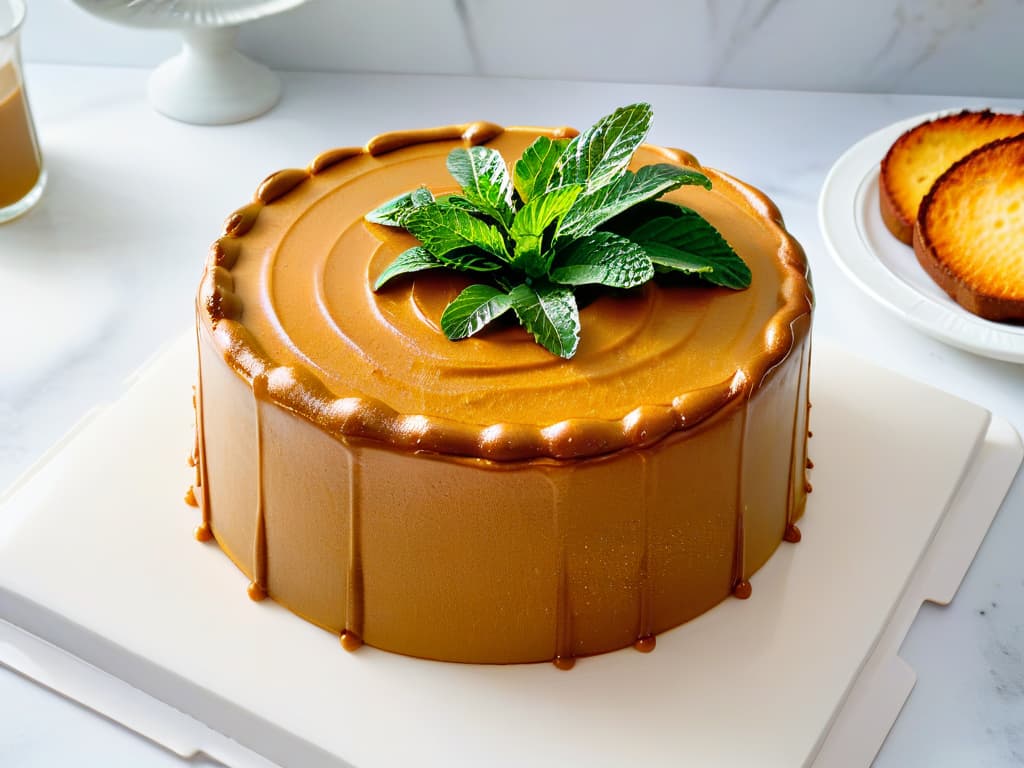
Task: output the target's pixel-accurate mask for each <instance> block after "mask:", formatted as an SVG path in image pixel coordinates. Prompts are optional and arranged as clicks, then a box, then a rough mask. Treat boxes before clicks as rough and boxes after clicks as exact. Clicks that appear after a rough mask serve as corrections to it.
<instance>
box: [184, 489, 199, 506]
mask: <svg viewBox="0 0 1024 768" xmlns="http://www.w3.org/2000/svg"><path fill="white" fill-rule="evenodd" d="M185 503H186V504H188V505H189V506H190V507H198V506H199V502H198V501H196V494H195V490H194V489H193V488H192V486H191V485H190V486H189V487H188V490H187V491H185Z"/></svg>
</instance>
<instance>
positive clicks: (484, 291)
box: [441, 285, 512, 341]
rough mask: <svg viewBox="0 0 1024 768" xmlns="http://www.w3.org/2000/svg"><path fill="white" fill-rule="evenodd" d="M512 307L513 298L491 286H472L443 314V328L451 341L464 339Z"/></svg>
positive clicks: (456, 298)
mask: <svg viewBox="0 0 1024 768" xmlns="http://www.w3.org/2000/svg"><path fill="white" fill-rule="evenodd" d="M511 308H512V298H511V297H510V296H509V295H508V294H507V293H504V292H503V291H499V290H498V289H497V288H495V287H494V286H492V285H471V286H469V287H468V288H466V289H465V290H463V291H462V293H460V294H459V295H458V296H457V297H455V300H454V301H453V302H452V303H451V304H449V305H448V306H447V307H446V308H445V310H444V313H443V314H442V315H441V330H442V331H444V335H445V336H447V337H448V338H449V339H451V340H452V341H458V340H459V339H465V338H467V337H469V336H472V335H473V334H474V333H476V332H477V331H479V330H481V329H482V328H483V327H484V326H486V325H487V324H488V323H489V322H491V321H492V320H494V319H495V318H497V317H500V316H501V315H503V314H505V312H507V311H508V310H510V309H511Z"/></svg>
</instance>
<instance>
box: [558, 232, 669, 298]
mask: <svg viewBox="0 0 1024 768" xmlns="http://www.w3.org/2000/svg"><path fill="white" fill-rule="evenodd" d="M652 277H654V265H653V264H652V263H651V257H650V256H648V255H647V251H645V250H644V248H643V246H641V245H637V244H636V243H634V242H633V241H632V240H627V239H626V238H625V237H622V236H620V235H616V234H613V233H611V232H595V233H594V234H592V235H589V236H588V237H584V238H582V239H580V240H577V241H575V242H574V243H573V244H572V245H571V246H569V247H568V248H567V249H566V250H565V251H564V252H563V253H561V254H559V256H558V266H556V267H555V268H554V269H553V270H551V279H552V280H553V281H554V282H556V283H562V284H564V285H590V284H594V283H597V284H600V285H607V286H611V287H613V288H632V287H634V286H637V285H642V284H644V283H646V282H647V281H648V280H650V279H651V278H652Z"/></svg>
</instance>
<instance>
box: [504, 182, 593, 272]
mask: <svg viewBox="0 0 1024 768" xmlns="http://www.w3.org/2000/svg"><path fill="white" fill-rule="evenodd" d="M582 191H583V187H581V186H580V185H578V184H574V185H572V186H569V187H559V188H558V189H552V190H551V191H550V192H544V193H543V194H541V195H538V196H537V197H535V198H533V199H532V200H530V202H528V203H527V204H526V205H524V206H523V207H522V208H521V209H520V210H519V212H518V213H516V217H515V220H514V221H513V222H512V229H511V231H510V233H509V234H511V235H512V239H513V240H514V241H515V252H514V253H513V257H512V263H513V265H515V266H517V267H519V268H520V269H522V270H524V271H525V272H526V274H527V275H529V276H530V277H540V276H542V275H544V274H545V273H546V272H547V271H548V268H549V267H550V266H551V257H550V256H548V257H547V258H544V256H543V255H542V250H543V247H544V242H543V241H544V232H545V231H546V230H547V228H548V227H550V226H551V225H552V224H557V223H559V222H561V220H562V217H563V216H565V214H566V213H567V212H568V211H569V209H570V208H572V205H573V203H574V202H576V198H577V197H578V196H579V194H580V192H582ZM556 236H557V228H556Z"/></svg>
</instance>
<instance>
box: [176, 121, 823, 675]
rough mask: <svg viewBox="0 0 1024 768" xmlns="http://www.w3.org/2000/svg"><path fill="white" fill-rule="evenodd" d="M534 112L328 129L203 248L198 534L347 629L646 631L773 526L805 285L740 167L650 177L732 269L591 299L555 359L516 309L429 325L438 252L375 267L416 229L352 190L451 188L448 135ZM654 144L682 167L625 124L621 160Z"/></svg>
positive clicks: (472, 653) (792, 451)
mask: <svg viewBox="0 0 1024 768" xmlns="http://www.w3.org/2000/svg"><path fill="white" fill-rule="evenodd" d="M539 132H546V133H549V134H551V133H552V131H545V130H543V129H508V130H502V129H500V128H499V127H497V126H493V125H490V124H472V125H469V126H453V127H449V128H443V129H436V130H435V131H433V132H432V133H429V134H428V133H425V132H403V133H396V134H387V135H385V136H383V137H378V138H377V139H375V140H373V141H372V142H371V143H370V144H369V145H368V147H367V148H366V149H343V150H335V151H333V152H330V153H325V154H324V155H322V156H321V157H320V158H318V159H317V160H316V161H314V163H313V164H312V165H311V167H310V169H309V170H293V171H284V172H281V173H278V174H275V175H274V176H272V177H270V178H269V179H268V180H267V181H266V182H265V183H264V184H263V185H262V186H261V188H260V190H259V192H258V193H257V199H256V200H255V201H254V202H253V203H252V204H250V205H249V206H246V207H245V208H243V209H240V211H239V212H237V213H236V214H234V215H232V216H231V217H230V218H229V220H228V223H227V226H226V234H225V236H224V237H222V238H221V239H220V240H218V241H217V242H216V243H215V244H214V247H213V248H212V250H211V256H210V259H209V262H208V266H207V271H206V274H205V276H204V280H203V283H202V286H201V288H200V293H199V300H198V304H197V309H198V339H199V350H200V375H199V380H200V386H199V397H198V405H197V422H198V425H199V426H198V430H197V433H198V439H197V484H198V492H197V493H196V496H197V497H198V501H199V502H200V505H201V507H202V509H203V520H204V522H203V524H202V525H201V531H204V532H205V531H209V532H212V533H213V534H214V535H215V536H216V538H217V540H218V542H219V543H220V544H221V546H222V548H223V549H224V550H225V551H226V552H227V553H228V554H229V555H230V556H231V557H232V559H233V560H235V562H236V564H237V565H238V566H239V567H240V568H241V569H242V570H243V571H244V572H246V573H247V574H248V575H249V577H250V578H251V579H252V580H253V584H254V586H253V589H252V592H253V594H254V596H261V595H262V594H264V593H266V594H269V595H270V596H271V597H273V598H274V599H275V600H277V601H279V602H281V603H282V604H284V605H286V606H288V607H289V608H291V609H292V610H294V611H295V612H296V613H298V614H300V615H302V616H304V617H305V618H307V619H309V620H311V621H313V622H315V623H317V624H319V625H321V626H324V627H325V628H328V629H330V630H332V631H334V632H337V633H339V634H342V633H344V634H345V637H346V638H347V639H348V641H349V643H348V644H349V645H354V644H355V642H354V639H355V638H361V639H362V640H365V641H366V642H368V643H369V644H371V645H374V646H377V647H380V648H384V649H387V650H392V651H397V652H401V653H408V654H411V655H416V656H424V657H428V658H440V659H449V660H456V661H479V662H499V663H500V662H519V661H540V660H551V659H562V660H563V663H568V661H569V660H571V659H572V658H575V657H576V656H580V655H587V654H592V653H600V652H603V651H608V650H613V649H615V648H620V647H623V646H626V645H630V644H633V643H639V644H640V647H642V648H644V649H647V648H649V647H651V645H652V644H653V642H652V638H653V635H655V634H656V633H658V632H660V631H663V630H665V629H668V628H670V627H672V626H676V625H678V624H679V623H681V622H683V621H686V620H688V619H690V618H692V617H693V616H696V615H698V614H700V613H702V612H703V611H705V610H707V609H708V608H709V607H711V606H713V605H714V604H715V603H717V602H719V601H720V600H721V599H723V598H724V597H725V596H727V595H728V594H729V592H730V591H731V590H733V589H734V588H737V589H738V591H739V592H743V591H744V590H745V589H746V587H747V585H748V582H747V579H748V578H749V576H750V574H751V573H753V571H755V570H756V569H757V568H758V567H760V565H761V564H762V563H763V562H764V561H765V560H766V559H767V558H768V557H769V556H770V555H771V553H772V552H773V551H774V549H775V547H776V546H777V545H778V543H779V542H780V541H781V540H782V538H783V537H784V536H787V537H788V538H790V539H792V538H795V537H796V532H795V527H794V526H792V523H793V522H794V521H795V520H796V519H797V518H798V517H799V515H800V514H801V512H802V510H803V504H804V499H805V494H806V487H805V477H804V467H805V463H806V450H805V435H806V424H807V399H806V392H807V368H808V364H809V328H810V308H811V295H810V289H809V286H808V283H807V280H806V278H805V275H806V262H805V260H804V257H803V254H802V251H801V250H800V248H799V246H797V245H796V244H795V243H794V242H793V241H792V239H791V238H790V237H789V236H788V235H787V234H786V233H785V231H784V229H782V227H781V219H780V217H779V216H778V213H777V211H776V210H775V209H774V207H773V206H772V205H771V204H770V203H769V202H768V201H767V200H766V199H765V198H764V197H763V196H762V195H760V194H759V193H757V192H755V191H754V190H752V189H750V188H749V187H746V186H745V185H742V184H741V183H739V182H736V181H735V180H733V179H731V178H730V177H728V176H725V175H724V174H719V173H716V172H714V171H709V170H707V169H704V170H705V171H706V172H707V173H708V174H709V176H711V178H712V180H713V181H714V185H715V189H714V191H713V192H711V193H708V192H706V191H704V190H697V189H687V190H680V191H678V192H676V193H672V194H671V195H670V196H669V199H672V200H676V201H678V202H683V203H685V204H687V205H690V206H691V207H694V208H696V209H698V210H700V211H701V212H702V213H703V214H704V215H705V216H706V217H707V218H709V219H710V220H711V221H712V222H713V223H715V224H716V225H717V226H718V227H719V228H720V229H721V230H722V231H723V232H724V233H725V234H726V236H727V237H728V238H729V239H730V241H731V242H732V243H733V245H734V247H736V249H737V251H738V252H740V255H741V256H743V258H744V259H745V260H746V261H747V262H748V264H750V266H751V269H752V271H753V273H754V282H753V284H752V286H751V288H750V289H748V290H747V291H741V292H736V293H733V292H729V291H724V290H721V289H709V288H694V287H691V286H687V285H680V284H676V285H655V284H649V285H647V286H645V287H643V288H641V289H639V290H636V291H633V292H630V293H629V294H624V295H619V296H605V297H601V298H598V299H596V300H595V301H593V302H592V303H591V304H589V305H588V306H586V307H585V308H584V309H583V310H582V311H581V323H582V328H583V332H582V341H581V344H580V348H579V351H578V353H577V356H576V357H575V358H573V359H572V360H571V361H564V360H561V359H558V358H555V357H553V356H551V355H550V354H549V353H547V352H546V351H545V350H543V349H541V348H539V347H537V346H536V345H534V344H533V343H532V340H530V339H529V337H528V336H527V335H526V333H525V331H522V330H521V329H519V328H506V329H501V330H497V331H496V332H490V333H486V334H481V335H480V337H478V338H473V339H469V340H466V341H462V342H458V343H454V342H450V341H448V340H447V339H445V338H444V336H443V334H441V332H440V331H439V330H438V329H437V318H438V317H439V316H440V313H441V311H442V310H443V308H444V306H445V304H446V303H447V301H448V300H449V299H450V298H452V297H453V296H454V295H455V294H456V293H457V292H458V290H459V289H460V288H461V287H462V286H463V285H465V281H464V280H463V279H462V278H461V277H459V276H455V275H440V274H436V273H435V274H430V273H427V274H424V275H420V276H417V277H416V279H415V280H408V281H403V282H402V283H400V284H397V283H396V284H395V285H394V286H389V287H388V288H387V289H385V290H383V291H381V292H380V293H379V294H374V293H373V292H372V290H371V285H372V283H373V280H374V279H375V278H376V276H377V275H378V274H379V272H380V271H381V270H382V269H383V268H384V266H385V265H386V264H387V263H388V262H389V261H390V260H391V259H392V258H393V257H394V256H395V255H397V253H399V252H401V250H403V249H404V248H405V247H408V245H410V244H412V243H414V242H415V241H412V240H411V238H409V236H408V235H406V234H404V233H398V232H395V231H393V230H389V229H387V228H383V227H378V226H376V225H371V224H365V223H363V221H362V215H363V214H364V213H365V212H366V211H368V210H371V209H373V208H374V207H376V206H377V205H379V204H380V203H381V202H383V201H384V200H386V199H389V198H390V197H393V196H394V195H396V194H398V193H401V192H403V191H406V190H407V189H409V188H412V187H414V186H416V185H417V184H419V183H427V184H428V186H430V187H431V189H432V190H433V191H434V192H435V193H437V194H440V193H443V192H446V191H454V188H453V182H452V181H451V180H450V178H448V177H447V174H446V171H445V167H444V159H445V156H446V155H447V152H448V151H449V150H450V149H451V148H452V147H454V146H458V145H459V144H460V143H462V142H466V143H479V142H482V141H486V142H488V144H489V146H492V147H495V148H497V149H499V150H500V151H502V152H503V153H504V154H505V155H506V158H507V159H514V158H515V157H517V156H518V154H519V153H520V152H521V150H522V148H524V147H525V146H526V145H527V144H528V143H529V142H530V141H531V140H532V139H533V138H534V137H535V136H536V135H537V134H538V133H539ZM562 132H567V129H563V130H562ZM666 160H668V161H670V162H676V163H680V164H688V165H695V164H696V161H694V160H693V158H692V157H691V156H689V155H687V154H686V153H683V152H678V151H676V150H665V149H659V148H654V147H646V146H645V147H644V148H642V149H641V151H640V152H639V153H638V157H637V160H636V162H637V163H638V164H643V163H645V162H652V161H655V162H665V161H666ZM787 531H788V534H787Z"/></svg>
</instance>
